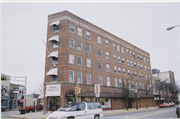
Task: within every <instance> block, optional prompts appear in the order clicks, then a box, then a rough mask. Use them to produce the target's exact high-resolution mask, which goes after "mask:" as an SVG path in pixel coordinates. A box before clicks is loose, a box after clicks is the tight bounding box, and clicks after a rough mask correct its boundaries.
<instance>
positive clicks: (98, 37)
mask: <svg viewBox="0 0 180 119" xmlns="http://www.w3.org/2000/svg"><path fill="white" fill-rule="evenodd" d="M97 43H99V44H101V37H100V36H97Z"/></svg>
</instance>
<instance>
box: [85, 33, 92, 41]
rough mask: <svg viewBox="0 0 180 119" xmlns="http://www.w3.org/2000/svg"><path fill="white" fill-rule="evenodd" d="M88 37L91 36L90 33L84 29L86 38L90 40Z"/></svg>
mask: <svg viewBox="0 0 180 119" xmlns="http://www.w3.org/2000/svg"><path fill="white" fill-rule="evenodd" d="M90 38H91V33H90V32H89V31H86V39H89V40H90Z"/></svg>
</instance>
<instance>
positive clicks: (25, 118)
mask: <svg viewBox="0 0 180 119" xmlns="http://www.w3.org/2000/svg"><path fill="white" fill-rule="evenodd" d="M9 117H10V118H18V119H29V118H27V117H15V116H12V115H10V116H9Z"/></svg>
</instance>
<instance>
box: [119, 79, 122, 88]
mask: <svg viewBox="0 0 180 119" xmlns="http://www.w3.org/2000/svg"><path fill="white" fill-rule="evenodd" d="M121 86H122V82H121V79H119V87H121Z"/></svg>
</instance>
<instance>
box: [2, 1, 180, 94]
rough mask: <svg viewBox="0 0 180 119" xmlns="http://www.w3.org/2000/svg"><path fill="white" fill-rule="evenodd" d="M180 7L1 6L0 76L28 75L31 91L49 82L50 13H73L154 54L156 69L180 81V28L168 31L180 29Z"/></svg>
mask: <svg viewBox="0 0 180 119" xmlns="http://www.w3.org/2000/svg"><path fill="white" fill-rule="evenodd" d="M178 4H179V5H178ZM179 7H180V3H177V2H173V3H170V2H154V3H152V2H145V3H142V2H136V3H133V2H127V3H126V2H116V3H115V2H114V3H110V2H108V3H105V2H104V3H2V4H1V35H2V37H1V39H2V40H1V48H2V52H1V66H2V67H1V70H2V71H1V72H2V73H4V74H7V75H10V76H27V80H28V81H27V91H28V93H33V92H34V89H35V87H36V86H37V83H38V82H39V81H41V80H44V71H45V46H44V44H43V42H42V39H43V40H44V41H46V36H47V15H49V14H53V13H56V12H61V11H64V10H68V11H69V12H71V13H73V14H75V15H77V16H79V17H81V18H83V19H85V20H87V21H89V22H90V23H92V24H94V25H97V26H99V27H100V28H102V29H104V30H106V31H108V32H110V33H112V34H114V35H116V36H118V37H120V38H122V39H124V40H126V41H127V42H129V43H131V44H134V45H135V46H137V47H139V48H140V49H143V50H144V51H146V52H148V53H150V59H151V68H152V69H153V68H157V69H160V71H161V72H164V71H169V70H171V71H173V72H174V74H175V79H176V80H179V78H180V77H179V76H180V75H179V73H180V71H179V70H178V66H179V65H180V63H179V61H180V56H179V54H180V52H178V50H179V49H178V48H179V46H180V37H179V34H180V30H179V29H180V27H176V28H174V29H173V30H171V31H166V28H167V27H169V26H173V25H178V24H179V25H180V23H179V21H180V19H179V18H180V17H179V16H180V8H179ZM179 51H180V50H179ZM179 67H180V66H179Z"/></svg>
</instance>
